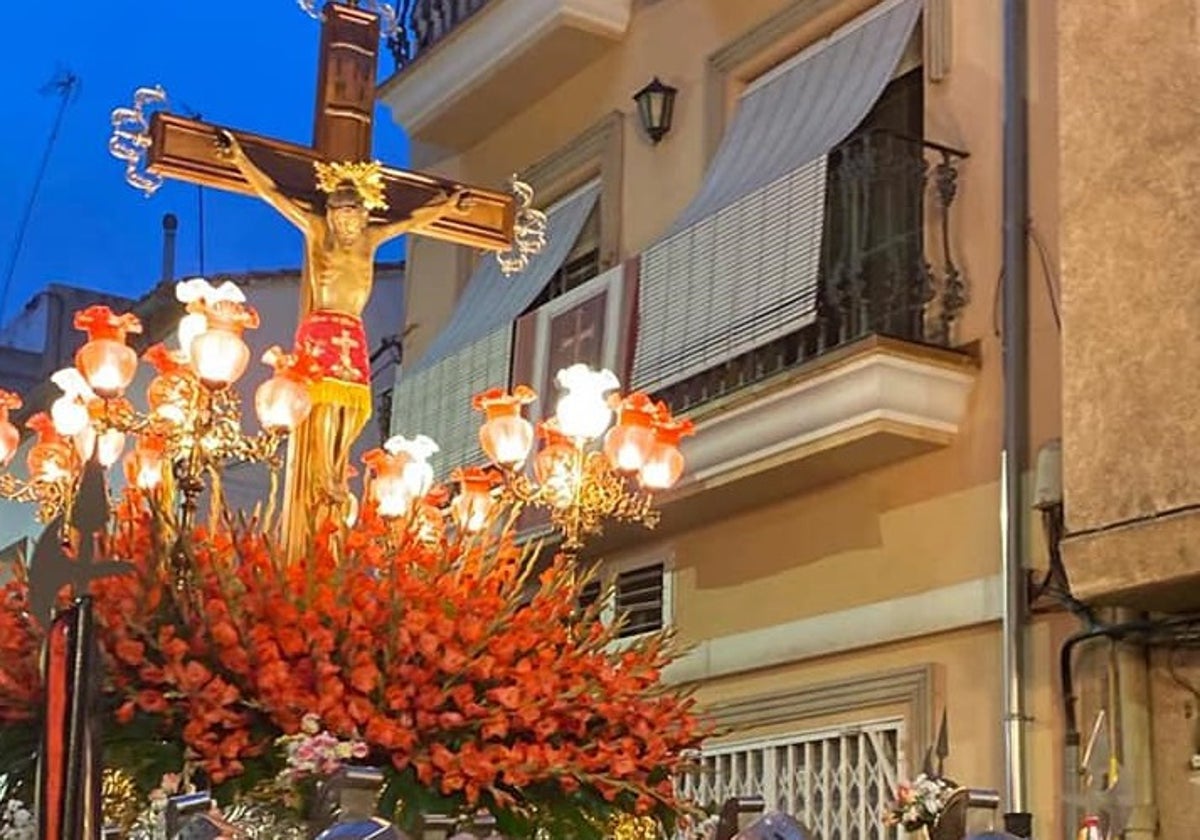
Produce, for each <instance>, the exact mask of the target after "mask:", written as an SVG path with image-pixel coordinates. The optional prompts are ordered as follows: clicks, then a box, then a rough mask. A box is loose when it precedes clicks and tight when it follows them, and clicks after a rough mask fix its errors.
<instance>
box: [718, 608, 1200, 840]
mask: <svg viewBox="0 0 1200 840" xmlns="http://www.w3.org/2000/svg"><path fill="white" fill-rule="evenodd" d="M1069 626H1070V624H1069V622H1068V621H1067V620H1066V619H1064V618H1063V617H1062V616H1056V617H1040V618H1038V619H1035V621H1034V623H1033V626H1032V628H1031V631H1030V635H1029V648H1028V650H1029V662H1030V665H1031V671H1032V672H1033V673H1035V674H1036V675H1037V677H1036V678H1035V679H1034V680H1033V681H1032V682H1031V684H1030V686H1029V692H1028V705H1027V711H1028V714H1029V717H1030V723H1029V728H1028V734H1029V737H1028V749H1029V755H1030V756H1031V757H1032V760H1031V761H1030V772H1029V790H1030V801H1029V807H1030V809H1031V811H1032V812H1033V814H1034V826H1035V832H1036V836H1037V837H1047V838H1049V837H1061V836H1062V834H1061V830H1060V827H1059V826H1060V822H1061V815H1060V813H1059V810H1060V800H1059V799H1058V793H1057V792H1058V790H1059V787H1060V786H1059V780H1060V778H1061V773H1062V733H1061V730H1060V728H1059V720H1060V714H1059V705H1058V703H1059V701H1058V693H1057V691H1056V690H1055V685H1054V682H1053V680H1052V679H1051V675H1052V674H1053V673H1054V662H1055V661H1056V659H1057V654H1058V648H1059V645H1060V644H1061V641H1062V639H1063V638H1064V635H1065V632H1066V631H1067V628H1069ZM925 664H931V665H933V666H934V668H935V675H936V685H935V691H934V696H933V698H932V700H933V709H932V710H931V711H932V713H933V716H934V718H939V717H940V713H941V710H942V709H943V708H944V709H945V710H946V713H947V717H948V722H949V726H948V731H949V735H950V758H949V760H948V762H947V764H946V772H947V774H948V775H950V776H951V777H953V778H954V779H956V780H958V781H959V782H962V783H965V784H970V785H973V786H976V787H988V786H990V787H993V788H995V789H1003V784H1004V777H1003V753H1002V747H1001V742H1000V739H999V738H998V737H997V732H998V728H997V726H996V721H997V720H999V719H1000V716H1001V705H1000V704H1001V697H1002V695H1001V684H1000V670H999V665H1000V633H999V628H998V627H997V626H996V625H994V624H989V625H981V626H978V627H972V628H966V629H963V630H959V631H956V632H953V633H945V634H942V635H939V636H931V637H927V638H922V639H916V640H912V641H907V642H902V643H898V644H891V645H881V646H878V647H874V648H870V649H867V650H861V651H855V652H852V653H847V654H841V655H838V656H829V657H823V658H821V659H815V660H808V661H806V662H804V663H799V664H796V665H789V666H785V667H780V668H771V669H764V670H761V671H757V672H752V673H745V674H737V675H734V676H731V677H727V678H723V679H718V680H713V681H710V682H708V683H706V684H705V685H703V686H701V687H700V688H699V689H698V691H697V698H698V699H699V700H700V701H701V702H702V703H706V704H711V703H720V702H724V701H728V700H734V699H747V698H753V697H755V696H758V695H763V694H771V693H773V692H779V691H781V690H786V689H787V688H790V687H795V686H798V685H813V684H820V683H831V682H837V681H839V680H845V679H851V678H855V677H861V676H863V675H867V674H873V673H884V672H888V671H891V670H894V669H896V668H898V667H900V666H906V665H925ZM896 713H897V710H896V709H894V708H891V707H880V708H878V709H866V710H862V711H860V712H856V713H855V716H854V717H849V718H847V717H845V716H838V715H833V716H830V717H825V718H814V719H809V720H805V721H804V725H805V726H806V727H812V728H818V727H825V726H836V725H838V724H842V723H851V722H853V721H855V720H859V721H861V720H864V719H868V720H869V719H872V718H873V717H874V718H881V717H890V716H892V715H895V714H896ZM928 725H929V726H930V727H931V731H933V727H934V726H935V725H936V720H934V721H930V722H929V724H928ZM747 734H749V735H751V736H754V735H768V734H771V733H770V730H766V731H762V732H752V733H747ZM927 746H928V745H927V744H912V743H909V744H906V745H905V747H906V756H905V757H906V760H907V763H908V768H909V772H911V773H917V772H920V768H921V761H922V758H923V755H924V750H925V749H926V747H927ZM1167 836H1169V835H1167ZM1180 836H1183V835H1180Z"/></svg>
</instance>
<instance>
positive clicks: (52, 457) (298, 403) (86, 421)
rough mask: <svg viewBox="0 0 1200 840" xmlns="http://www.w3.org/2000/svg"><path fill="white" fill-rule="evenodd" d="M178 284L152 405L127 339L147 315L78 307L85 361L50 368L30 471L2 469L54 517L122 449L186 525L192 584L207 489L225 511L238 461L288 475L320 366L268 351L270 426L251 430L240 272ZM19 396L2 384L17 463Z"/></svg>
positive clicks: (263, 389) (8, 439)
mask: <svg viewBox="0 0 1200 840" xmlns="http://www.w3.org/2000/svg"><path fill="white" fill-rule="evenodd" d="M176 293H177V296H178V298H179V300H180V301H181V302H182V303H184V304H185V305H186V307H187V315H186V316H185V317H184V318H183V319H182V321H181V322H180V324H179V330H178V332H179V345H180V346H179V348H178V349H175V350H169V349H167V347H166V346H165V345H163V344H156V345H154V346H152V347H151V348H150V349H149V350H147V351H146V353H145V355H144V359H145V361H147V362H148V363H149V364H150V365H151V367H153V369H154V370H155V372H156V374H157V375H156V376H155V377H154V378H153V379H152V380H151V381H150V383H149V385H148V387H147V388H146V393H145V407H144V408H139V407H135V406H134V404H133V403H132V402H131V401H130V400H129V399H128V398H127V397H126V396H125V392H126V390H127V389H128V388H129V386H130V384H131V383H132V382H133V379H134V376H135V374H136V372H137V367H138V361H139V360H138V356H137V354H136V352H135V351H134V350H133V348H131V347H129V346H128V345H127V343H126V341H127V338H128V336H129V335H131V334H136V333H140V332H141V323H140V322H139V321H138V319H137V318H136V317H135V316H133V315H131V314H124V315H117V314H115V313H113V312H112V311H111V310H110V309H109V308H108V307H105V306H93V307H90V308H88V309H85V310H83V311H82V312H79V313H77V314H76V315H75V326H76V327H77V328H78V329H80V330H83V331H84V332H86V333H87V341H86V342H85V343H84V345H83V346H82V347H81V348H80V350H79V352H78V353H77V354H76V356H75V364H74V366H73V367H69V368H64V369H63V370H60V371H58V372H57V373H55V374H54V375H53V376H52V377H51V380H52V382H53V383H54V384H55V385H56V386H57V387H58V389H59V390H60V391H61V395H60V396H59V397H58V398H57V399H55V400H54V401H53V403H52V404H51V405H50V408H49V411H48V412H39V413H37V414H34V415H33V416H32V417H30V418H29V419H28V420H27V421H26V426H27V427H28V428H29V429H30V430H31V431H33V432H34V434H35V435H36V439H35V441H34V442H33V444H32V446H31V447H30V449H29V452H28V454H27V456H26V466H27V469H28V474H29V477H28V478H26V479H20V478H17V477H16V476H14V475H13V474H11V473H8V472H5V473H0V496H2V497H4V498H9V499H14V500H18V501H28V502H35V503H36V504H37V505H38V508H39V518H41V519H42V520H44V521H49V520H52V519H53V518H54V517H55V516H57V515H58V514H59V513H60V512H62V511H63V510H64V509H65V508H68V507H69V506H70V504H71V498H72V493H73V490H74V487H75V485H76V483H77V481H78V478H79V475H80V473H81V469H82V466H83V465H84V464H85V463H86V462H88V461H89V460H92V459H93V458H94V459H95V460H97V461H98V462H99V463H100V465H101V466H102V467H104V468H108V467H111V466H113V465H114V464H116V463H117V461H122V460H123V466H124V474H125V480H126V483H127V485H128V486H129V487H133V488H137V490H138V491H140V492H144V493H146V494H148V495H152V496H154V497H155V498H156V499H157V500H158V501H159V502H160V507H161V508H162V510H163V511H164V512H166V515H167V517H168V523H167V524H168V525H170V526H171V527H172V528H173V530H174V532H175V534H176V548H175V550H174V551H173V553H172V564H173V567H174V572H175V578H176V584H177V587H178V588H185V587H186V584H187V580H188V562H187V561H188V551H189V549H188V545H187V540H188V535H189V534H190V532H191V530H192V528H193V526H194V524H195V517H196V511H197V507H198V499H199V496H200V494H201V493H202V492H203V491H204V490H205V489H206V488H208V489H210V490H211V493H212V497H213V508H214V510H219V505H220V501H219V500H220V496H221V492H220V476H221V473H222V472H223V471H224V469H225V468H226V466H227V465H228V464H230V463H233V462H256V463H264V464H266V465H268V466H269V467H270V469H271V474H272V480H273V482H274V483H277V481H278V473H279V470H280V468H281V467H282V458H281V455H280V444H281V443H282V441H283V440H284V439H285V438H286V436H287V434H288V433H289V432H290V431H291V430H292V429H294V428H295V426H296V425H297V424H298V423H299V422H300V421H301V420H303V419H304V417H305V416H306V415H307V413H308V410H309V408H310V405H311V401H310V398H309V395H308V389H309V385H310V383H311V381H312V378H313V376H314V369H315V367H316V365H315V362H314V361H313V360H312V359H311V358H310V357H307V356H304V355H302V354H301V355H292V354H287V353H284V352H283V351H281V350H280V349H279V348H274V347H273V348H271V349H270V350H269V351H267V354H266V355H265V356H264V357H263V361H264V362H266V363H267V364H269V365H270V366H271V367H273V368H274V375H273V376H272V377H270V378H269V379H268V380H266V381H265V382H263V383H262V384H261V385H260V386H259V387H258V390H257V392H256V394H255V411H256V414H257V415H258V419H259V422H260V425H261V426H262V431H260V432H258V433H256V434H247V433H245V432H244V431H243V429H242V408H241V401H240V399H239V397H238V393H237V390H236V389H235V388H234V387H233V385H234V383H235V382H237V380H238V379H239V378H240V377H241V376H242V374H243V373H244V372H245V370H246V366H247V363H248V361H249V357H250V350H249V348H248V347H247V345H246V343H245V341H244V340H243V339H242V333H243V332H244V331H245V330H246V329H253V328H255V327H257V326H258V314H257V313H256V312H255V311H254V309H253V308H252V307H250V306H248V305H247V304H246V301H245V297H244V296H243V295H242V293H241V291H240V290H239V289H237V287H236V286H234V285H233V284H230V283H225V284H222V285H220V286H217V287H214V286H212V285H210V284H209V283H208V282H207V281H204V280H189V281H185V282H183V283H180V284H178V286H177V287H176ZM20 405H21V401H20V398H19V397H16V396H15V395H13V394H9V393H7V392H0V462H3V463H4V464H6V465H7V464H8V463H9V462H10V461H11V460H12V458H13V456H14V455H15V454H16V452H17V448H18V445H19V441H20V435H19V433H18V432H17V429H16V427H15V426H14V425H13V424H12V422H11V421H10V420H9V416H8V415H9V412H10V411H12V410H14V409H17V408H19V407H20ZM130 440H132V441H133V446H132V448H131V449H129V448H128V446H127V444H128V443H129V441H130ZM127 449H129V451H127ZM273 496H274V493H272V497H273Z"/></svg>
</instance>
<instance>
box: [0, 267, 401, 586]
mask: <svg viewBox="0 0 1200 840" xmlns="http://www.w3.org/2000/svg"><path fill="white" fill-rule="evenodd" d="M224 280H230V281H232V282H233V283H235V284H237V285H238V286H239V287H240V288H241V289H242V290H243V292H245V294H246V300H247V302H248V303H249V305H250V306H252V307H254V309H255V310H257V311H258V313H259V315H260V318H261V325H260V327H259V328H258V329H255V330H250V331H248V332H247V333H246V335H245V340H246V343H247V344H248V345H249V346H250V351H251V364H250V366H249V368H248V369H247V371H246V374H245V375H244V376H243V377H242V378H241V379H240V380H239V381H238V382H237V384H236V386H235V387H236V388H237V390H238V397H239V399H240V401H241V405H242V416H243V427H244V428H245V429H246V430H247V432H248V433H250V434H254V433H256V432H257V431H258V422H257V419H256V417H255V413H254V392H255V389H256V388H257V387H258V386H259V385H260V384H261V383H262V382H263V381H264V380H265V379H266V378H268V376H269V375H270V369H269V368H268V367H267V366H266V365H265V364H261V363H260V362H259V360H260V359H261V357H262V355H263V353H264V352H266V350H267V348H269V347H271V346H274V345H278V346H280V347H284V348H291V347H292V346H293V343H294V338H295V332H296V323H297V320H298V313H299V304H298V300H299V298H298V294H299V286H300V271H299V270H298V269H294V268H293V269H283V270H278V271H255V272H246V273H242V274H236V275H221V276H219V277H217V278H213V282H219V281H224ZM403 284H404V265H403V263H381V264H378V265H377V266H376V270H375V285H374V288H373V289H372V292H371V297H370V299H369V301H368V302H367V306H366V307H365V308H364V310H363V321H364V324H365V326H366V329H367V335H368V338H369V340H370V342H371V348H372V358H371V373H372V388H373V390H374V393H375V416H374V417H373V418H372V422H370V423H369V424H368V425H367V427H366V428H365V429H364V430H363V433H362V435H361V437H360V438H359V440H358V442H357V443H356V446H355V457H357V456H358V455H361V454H362V453H363V452H365V451H366V450H367V449H370V448H372V447H375V446H378V445H379V444H380V442H381V441H382V439H383V437H384V435H383V431H382V430H384V429H386V428H387V427H388V425H389V424H390V417H389V410H390V407H391V386H392V383H393V382H394V381H395V366H396V363H397V362H398V353H397V351H396V350H395V349H394V348H395V347H398V346H399V335H395V334H394V333H396V330H397V326H398V325H399V324H401V323H402V322H403V320H404V316H403V311H404V285H403ZM103 302H105V303H107V304H108V305H110V306H112V307H113V309H114V310H115V311H132V312H135V313H136V314H137V315H138V317H139V318H141V320H142V324H143V328H144V332H143V333H142V334H141V335H139V336H135V337H134V338H135V342H133V343H135V344H136V346H137V349H138V351H139V352H142V351H144V350H145V349H146V348H147V347H149V346H150V345H152V344H155V343H158V342H163V343H165V344H166V345H167V346H168V347H178V337H177V330H178V326H179V320H180V319H181V318H182V317H183V315H184V308H183V305H182V304H180V303H179V301H178V300H177V299H176V297H175V287H174V284H173V283H169V282H166V283H160V284H159V285H157V286H156V287H155V288H154V289H153V290H151V291H150V292H149V293H148V294H146V295H145V296H143V297H142V298H141V299H139V300H137V301H126V302H125V305H123V306H118V305H117V303H116V302H112V301H103ZM72 311H74V310H68V314H69V313H70V312H72ZM64 323H65V329H63V330H62V331H61V332H59V333H56V334H55V336H56V339H55V340H57V341H59V342H61V343H62V344H64V345H69V343H70V342H72V341H74V340H75V339H74V338H73V335H74V334H79V335H82V334H81V333H77V331H75V330H74V329H73V328H72V327H71V326H70V322H69V321H67V322H64ZM72 363H73V353H72V354H71V355H66V356H65V357H64V358H62V359H61V361H60V363H58V365H57V367H52V368H49V369H48V370H47V371H46V373H44V374H43V375H41V376H40V377H39V378H38V380H37V382H38V383H39V384H38V385H37V387H35V388H34V389H33V390H32V391H30V392H29V393H28V394H26V399H25V402H26V405H25V407H24V408H23V409H22V411H21V412H20V414H18V415H16V417H17V425H18V427H19V428H23V425H22V419H23V418H26V417H28V416H29V415H30V414H32V413H33V412H35V411H46V410H48V408H49V406H50V403H51V402H52V401H53V400H54V399H55V398H57V397H58V396H59V394H60V393H61V392H60V391H59V390H58V388H57V386H55V385H54V384H52V383H50V382H49V381H48V379H47V377H48V376H49V375H50V374H51V373H53V372H54V371H55V370H58V369H59V368H61V367H64V366H68V365H70V364H72ZM154 375H155V372H154V370H153V368H151V366H150V365H149V364H147V363H145V362H143V363H142V364H140V365H139V367H138V372H137V375H136V377H135V378H134V381H133V383H132V384H131V385H130V386H129V389H128V393H129V394H130V395H131V398H132V399H134V400H140V399H142V398H143V397H144V395H145V393H146V387H147V386H148V385H149V384H150V380H151V379H153V378H154ZM11 387H13V385H12V384H11V383H10V382H9V381H6V380H5V379H4V378H2V377H0V388H11ZM32 445H33V438H32V436H31V435H26V437H25V438H24V439H23V440H22V443H21V446H20V448H19V449H18V451H17V454H16V455H15V456H14V458H13V461H12V471H13V472H14V473H15V474H17V475H18V476H20V477H24V475H25V457H26V454H27V452H28V449H29V447H30V446H32ZM110 478H111V480H112V481H113V482H115V483H116V484H118V485H119V484H120V483H121V482H122V481H123V480H124V479H123V473H122V471H121V470H119V469H114V470H112V472H111V474H110ZM268 486H269V476H268V474H267V470H266V468H265V467H263V466H261V465H257V464H239V465H233V466H231V467H230V468H229V469H228V470H226V471H225V473H224V474H223V475H222V490H223V492H224V494H225V502H226V506H227V507H228V508H230V509H233V510H240V511H244V512H246V513H251V512H252V511H253V509H254V506H255V505H256V504H258V503H259V502H261V501H262V500H263V499H264V498H265V497H266V493H267V488H268ZM205 502H206V500H205V499H203V498H202V499H201V503H202V504H204V503H205ZM34 514H35V511H34V508H33V506H32V505H29V504H25V503H17V502H11V501H6V500H0V534H3V535H4V539H3V545H5V546H7V545H11V544H17V545H21V544H23V542H24V541H25V540H27V539H30V538H33V537H35V536H36V535H37V534H38V533H39V532H40V531H41V529H42V527H43V526H42V524H41V523H39V522H38V521H37V520H36V518H35V515H34ZM0 565H2V564H0Z"/></svg>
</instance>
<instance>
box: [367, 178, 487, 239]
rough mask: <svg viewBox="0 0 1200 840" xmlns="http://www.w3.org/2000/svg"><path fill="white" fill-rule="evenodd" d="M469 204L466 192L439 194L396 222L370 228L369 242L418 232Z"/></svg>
mask: <svg viewBox="0 0 1200 840" xmlns="http://www.w3.org/2000/svg"><path fill="white" fill-rule="evenodd" d="M469 203H470V194H469V193H468V192H467V190H464V189H457V190H455V191H454V192H451V193H448V192H440V193H438V194H437V195H435V196H434V197H433V198H432V199H430V200H429V201H427V202H426V203H425V204H422V205H421V206H420V207H418V208H416V209H415V210H413V211H412V212H411V213H409V214H408V215H407V216H405V217H404V218H403V219H400V220H399V221H397V222H388V223H387V224H382V225H377V226H372V227H371V240H372V242H373V243H374V244H375V245H377V246H378V245H382V244H383V243H384V242H387V241H389V240H392V239H395V238H396V237H397V236H402V235H404V234H406V233H409V232H411V231H416V230H420V229H421V228H423V227H425V226H426V225H429V224H432V223H434V222H436V221H437V220H438V219H441V218H443V217H444V216H445V215H446V214H447V213H449V212H450V211H451V210H456V209H457V210H465V209H466V208H467V206H468V204H469Z"/></svg>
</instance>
